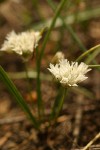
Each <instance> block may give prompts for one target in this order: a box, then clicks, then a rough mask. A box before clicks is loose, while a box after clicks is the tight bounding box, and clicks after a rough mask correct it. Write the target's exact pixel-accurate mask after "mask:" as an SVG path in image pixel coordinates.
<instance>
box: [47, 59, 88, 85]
mask: <svg viewBox="0 0 100 150" xmlns="http://www.w3.org/2000/svg"><path fill="white" fill-rule="evenodd" d="M48 70H49V71H50V72H51V73H52V74H53V76H54V77H55V79H56V80H58V81H59V82H60V83H61V84H62V85H63V86H65V87H66V86H77V84H78V83H80V82H82V81H84V80H85V79H87V78H88V77H86V76H85V74H86V73H87V72H88V71H90V70H91V69H88V65H86V64H85V63H83V62H81V63H80V64H78V62H71V63H69V61H68V60H67V59H62V60H60V61H59V63H58V64H56V65H53V64H50V68H48Z"/></svg>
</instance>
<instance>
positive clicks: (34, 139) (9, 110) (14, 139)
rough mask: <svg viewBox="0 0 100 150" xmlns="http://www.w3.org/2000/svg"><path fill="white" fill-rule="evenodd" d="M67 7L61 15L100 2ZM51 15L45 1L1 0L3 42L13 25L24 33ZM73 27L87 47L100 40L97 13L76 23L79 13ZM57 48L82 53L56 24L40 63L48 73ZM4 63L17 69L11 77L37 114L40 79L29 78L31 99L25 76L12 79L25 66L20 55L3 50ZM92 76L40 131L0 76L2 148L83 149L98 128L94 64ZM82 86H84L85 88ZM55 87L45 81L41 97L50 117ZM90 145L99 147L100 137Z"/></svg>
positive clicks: (98, 74)
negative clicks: (37, 82) (54, 120)
mask: <svg viewBox="0 0 100 150" xmlns="http://www.w3.org/2000/svg"><path fill="white" fill-rule="evenodd" d="M54 2H55V3H56V4H58V3H59V2H60V1H57V0H55V1H54ZM66 7H67V6H65V7H64V9H63V11H62V15H63V16H66V15H67V16H68V15H70V14H74V13H77V14H79V13H80V12H82V11H85V10H88V9H93V10H94V9H98V8H100V1H99V0H92V1H90V0H86V1H79V3H78V1H74V0H73V1H72V3H71V6H70V7H69V8H68V10H67V8H66ZM53 16H54V13H53V11H52V9H51V8H50V6H49V5H48V3H47V2H46V1H45V0H44V1H41V0H38V1H27V0H5V1H3V0H2V1H0V45H2V43H3V41H4V39H5V36H6V34H7V33H8V32H10V31H11V30H15V31H16V32H20V31H24V30H27V29H30V28H33V29H34V28H36V27H37V25H40V24H41V23H42V22H45V21H47V20H48V19H49V18H52V17H53ZM91 16H92V15H91ZM71 26H72V28H73V29H74V31H75V33H77V35H78V37H79V38H80V40H81V41H82V43H83V44H84V46H85V47H86V48H87V49H89V48H91V47H93V46H95V45H97V44H99V43H100V16H99V15H97V16H95V17H90V18H88V19H85V20H84V21H79V22H77V17H76V21H74V23H73V24H71ZM42 40H43V39H42ZM42 40H41V42H40V47H41V44H42ZM58 50H61V51H62V52H63V53H64V54H65V57H66V58H68V59H69V60H75V59H76V57H78V56H79V55H80V54H81V53H82V50H81V49H80V47H79V46H78V44H77V43H76V42H75V41H74V40H73V38H72V37H71V35H70V33H69V32H68V31H67V29H66V28H65V27H63V26H61V27H56V28H54V30H53V31H52V33H51V36H50V39H49V41H48V43H47V45H46V49H45V54H44V57H43V60H42V66H41V71H42V72H43V73H44V75H47V74H49V72H48V70H47V67H48V66H49V62H50V61H51V59H52V57H53V55H54V54H55V52H56V51H58ZM35 60H36V58H35V57H34V58H33V59H32V60H30V61H29V62H28V65H29V70H32V69H33V70H35V68H36V63H35ZM96 61H97V63H99V64H100V55H98V56H97V57H96ZM91 64H92V62H91ZM0 65H2V67H3V68H4V69H5V70H6V71H7V72H8V73H13V74H14V75H11V76H10V78H12V80H13V81H14V83H15V85H16V86H17V88H18V89H19V90H20V92H21V93H22V95H23V97H24V98H25V101H26V102H27V103H28V105H29V106H30V108H31V110H32V112H33V114H35V113H36V112H37V110H36V104H37V95H36V79H30V81H31V83H32V86H33V90H32V91H31V94H32V97H33V99H32V100H31V99H30V98H29V93H28V89H27V80H26V79H25V78H20V79H16V78H14V76H15V74H17V73H21V72H23V71H24V65H23V62H22V60H21V58H20V57H19V56H16V55H15V54H11V55H10V54H6V53H5V54H2V53H1V54H0ZM88 76H89V78H88V80H86V81H85V82H84V83H82V85H80V87H79V88H76V89H74V88H73V89H72V91H70V92H69V94H68V97H67V99H66V98H65V103H64V106H63V110H62V112H61V114H60V116H59V118H58V120H57V124H56V125H52V126H51V127H50V128H47V119H46V122H45V123H44V124H43V125H42V129H43V130H42V131H41V132H38V131H36V130H35V129H34V128H33V126H32V124H31V122H30V121H29V120H28V119H27V117H26V116H25V114H24V112H23V111H22V110H21V109H20V108H19V106H18V105H17V104H16V102H15V101H14V99H13V98H12V96H11V95H10V94H9V92H8V91H7V89H6V87H5V86H4V84H3V83H2V82H1V81H0V150H19V149H22V150H79V149H81V148H82V147H84V146H85V145H86V144H87V143H88V142H89V141H90V140H92V139H93V138H94V137H95V136H96V134H98V133H99V132H100V71H99V70H97V69H93V70H92V71H91V72H90V73H89V74H88ZM44 78H45V77H44ZM82 87H83V89H81V88H82ZM57 88H58V87H57V86H56V85H55V83H54V82H52V81H51V80H50V81H48V80H45V79H43V80H42V96H43V100H44V104H45V113H46V117H47V118H48V116H49V113H50V108H51V106H52V104H53V102H54V98H55V96H56V91H57ZM33 104H34V105H33ZM89 150H100V139H98V140H97V141H96V142H95V143H94V144H93V145H92V146H91V147H90V148H89Z"/></svg>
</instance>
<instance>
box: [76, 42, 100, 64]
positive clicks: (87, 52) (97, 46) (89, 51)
mask: <svg viewBox="0 0 100 150" xmlns="http://www.w3.org/2000/svg"><path fill="white" fill-rule="evenodd" d="M99 47H100V44H98V45H96V46H94V47H92V48H90V49H89V50H88V51H86V52H84V53H83V54H82V55H80V56H79V57H78V58H77V59H76V61H80V60H82V59H83V58H84V57H85V56H86V55H88V54H89V53H91V52H92V51H94V50H96V49H98V48H99Z"/></svg>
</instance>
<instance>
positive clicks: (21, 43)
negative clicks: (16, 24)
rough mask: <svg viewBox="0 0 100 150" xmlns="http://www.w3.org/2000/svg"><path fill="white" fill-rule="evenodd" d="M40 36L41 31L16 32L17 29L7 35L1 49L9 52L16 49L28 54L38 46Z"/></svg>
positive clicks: (16, 51)
mask: <svg viewBox="0 0 100 150" xmlns="http://www.w3.org/2000/svg"><path fill="white" fill-rule="evenodd" d="M40 38H41V33H40V32H34V31H26V32H21V33H19V34H16V33H15V31H12V32H10V33H9V34H8V35H7V37H6V40H5V42H4V43H3V45H2V48H1V50H2V51H7V52H12V51H14V52H15V53H17V54H19V55H23V56H24V55H25V56H28V55H30V54H32V53H33V51H34V49H35V48H36V47H37V45H38V42H39V40H40Z"/></svg>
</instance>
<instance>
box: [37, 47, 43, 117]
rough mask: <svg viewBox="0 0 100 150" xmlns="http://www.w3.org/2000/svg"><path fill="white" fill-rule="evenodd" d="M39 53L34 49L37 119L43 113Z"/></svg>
mask: <svg viewBox="0 0 100 150" xmlns="http://www.w3.org/2000/svg"><path fill="white" fill-rule="evenodd" d="M38 55H39V52H38V48H37V49H36V69H37V80H36V83H37V106H38V117H39V119H41V115H42V113H43V109H42V108H43V100H42V94H41V78H40V64H39V56H38Z"/></svg>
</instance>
